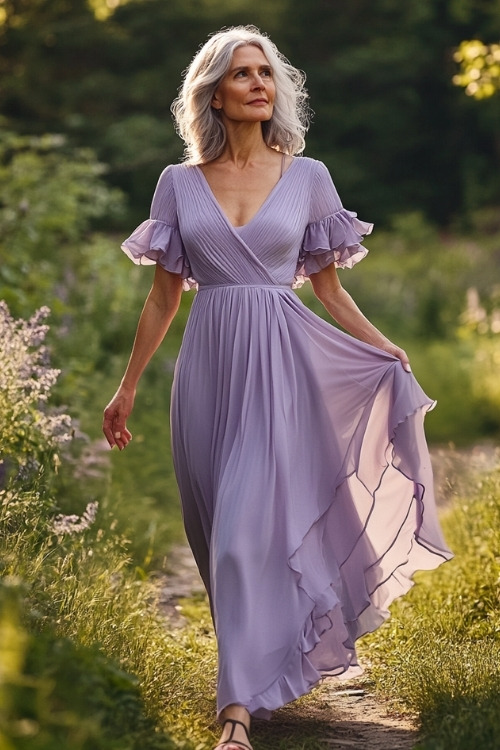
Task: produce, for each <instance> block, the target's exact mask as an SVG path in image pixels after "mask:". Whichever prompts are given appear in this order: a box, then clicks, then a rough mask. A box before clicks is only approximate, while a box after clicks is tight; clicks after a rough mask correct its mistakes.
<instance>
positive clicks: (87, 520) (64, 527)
mask: <svg viewBox="0 0 500 750" xmlns="http://www.w3.org/2000/svg"><path fill="white" fill-rule="evenodd" d="M98 508H99V503H98V502H97V501H96V502H92V503H89V504H88V505H87V507H86V508H85V510H84V512H83V515H81V516H77V515H75V514H72V515H69V516H65V515H63V514H62V513H60V514H59V515H58V516H56V517H55V518H54V521H53V523H52V530H53V531H54V533H55V534H57V535H59V536H62V535H64V534H80V533H81V532H82V531H86V529H89V528H90V527H91V526H92V524H93V523H94V521H95V519H96V516H97V510H98Z"/></svg>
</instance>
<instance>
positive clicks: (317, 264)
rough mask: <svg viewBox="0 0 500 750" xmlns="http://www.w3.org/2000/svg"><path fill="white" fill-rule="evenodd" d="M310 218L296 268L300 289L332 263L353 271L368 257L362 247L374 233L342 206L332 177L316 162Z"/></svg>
mask: <svg viewBox="0 0 500 750" xmlns="http://www.w3.org/2000/svg"><path fill="white" fill-rule="evenodd" d="M309 218H310V221H309V223H308V225H307V227H306V231H305V233H304V239H303V242H302V248H301V251H300V254H299V259H298V264H297V270H296V285H297V286H300V285H301V283H303V281H304V279H305V278H307V277H308V276H310V275H311V274H313V273H317V272H318V271H321V270H322V269H323V268H326V266H328V265H330V263H334V264H335V266H336V267H337V268H352V267H353V266H354V265H355V264H356V263H358V262H359V261H360V260H362V258H364V257H365V255H366V254H367V253H368V250H367V249H366V248H365V247H363V246H362V244H361V243H362V241H363V237H364V236H365V235H367V234H370V232H371V231H372V229H373V224H369V223H367V222H365V221H361V220H360V219H358V217H357V214H355V213H354V212H353V211H347V210H346V209H345V208H344V207H343V206H342V203H341V201H340V198H339V195H338V193H337V190H336V188H335V185H334V184H333V182H332V178H331V177H330V173H329V172H328V170H327V168H326V167H325V165H324V164H322V163H321V162H317V171H316V174H315V176H314V182H313V187H312V190H311V204H310V212H309Z"/></svg>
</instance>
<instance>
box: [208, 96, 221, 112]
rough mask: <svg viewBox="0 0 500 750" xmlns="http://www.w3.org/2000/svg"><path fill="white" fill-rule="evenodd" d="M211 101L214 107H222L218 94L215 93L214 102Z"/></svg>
mask: <svg viewBox="0 0 500 750" xmlns="http://www.w3.org/2000/svg"><path fill="white" fill-rule="evenodd" d="M211 103H212V107H213V108H214V109H218V110H220V109H222V104H221V103H220V101H219V100H218V99H217V94H214V95H213V97H212V102H211Z"/></svg>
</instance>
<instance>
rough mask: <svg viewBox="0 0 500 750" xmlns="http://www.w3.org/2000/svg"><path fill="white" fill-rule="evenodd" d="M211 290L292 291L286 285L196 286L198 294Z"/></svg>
mask: <svg viewBox="0 0 500 750" xmlns="http://www.w3.org/2000/svg"><path fill="white" fill-rule="evenodd" d="M211 289H270V290H276V291H280V292H282V291H287V292H291V291H292V287H291V286H289V285H288V284H200V285H199V286H198V294H199V293H200V292H204V291H209V290H211Z"/></svg>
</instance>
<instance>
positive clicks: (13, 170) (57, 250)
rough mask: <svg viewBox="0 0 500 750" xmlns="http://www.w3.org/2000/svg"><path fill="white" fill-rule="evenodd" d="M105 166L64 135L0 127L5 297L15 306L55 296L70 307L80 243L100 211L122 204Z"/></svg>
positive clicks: (20, 309) (0, 268)
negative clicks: (18, 132) (36, 134)
mask: <svg viewBox="0 0 500 750" xmlns="http://www.w3.org/2000/svg"><path fill="white" fill-rule="evenodd" d="M103 171H104V167H103V166H102V165H101V164H99V163H98V162H96V160H95V157H94V155H93V154H92V153H91V152H90V151H88V150H85V149H73V150H71V149H68V148H67V146H66V144H65V140H64V139H63V138H61V137H60V136H51V135H50V136H49V135H46V136H42V137H39V138H35V137H33V138H29V137H24V136H18V135H15V134H13V133H9V132H5V131H0V297H2V298H4V299H5V300H6V301H7V303H8V304H9V306H10V307H11V308H12V310H13V312H14V313H15V314H23V315H27V314H29V313H30V312H31V311H32V310H33V306H38V305H42V304H47V302H48V301H49V300H50V299H51V298H52V299H53V298H56V299H57V302H58V304H57V305H56V310H57V312H58V313H59V314H62V313H63V312H66V310H65V301H66V300H65V298H66V297H67V292H66V289H65V287H66V286H67V285H68V281H69V279H70V278H71V274H72V273H74V270H75V264H78V262H79V252H80V250H79V248H78V244H80V243H81V242H82V241H83V240H84V239H87V237H88V236H89V231H90V229H91V227H92V226H93V224H95V222H96V221H97V220H98V219H100V218H101V217H103V216H106V217H107V218H108V221H109V220H110V219H112V217H113V216H117V215H118V214H119V211H120V209H121V208H122V199H121V196H120V195H119V194H118V192H117V191H116V190H110V189H109V188H108V187H107V186H105V184H104V183H103V181H102V175H103ZM68 277H69V278H68ZM64 282H66V284H64Z"/></svg>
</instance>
